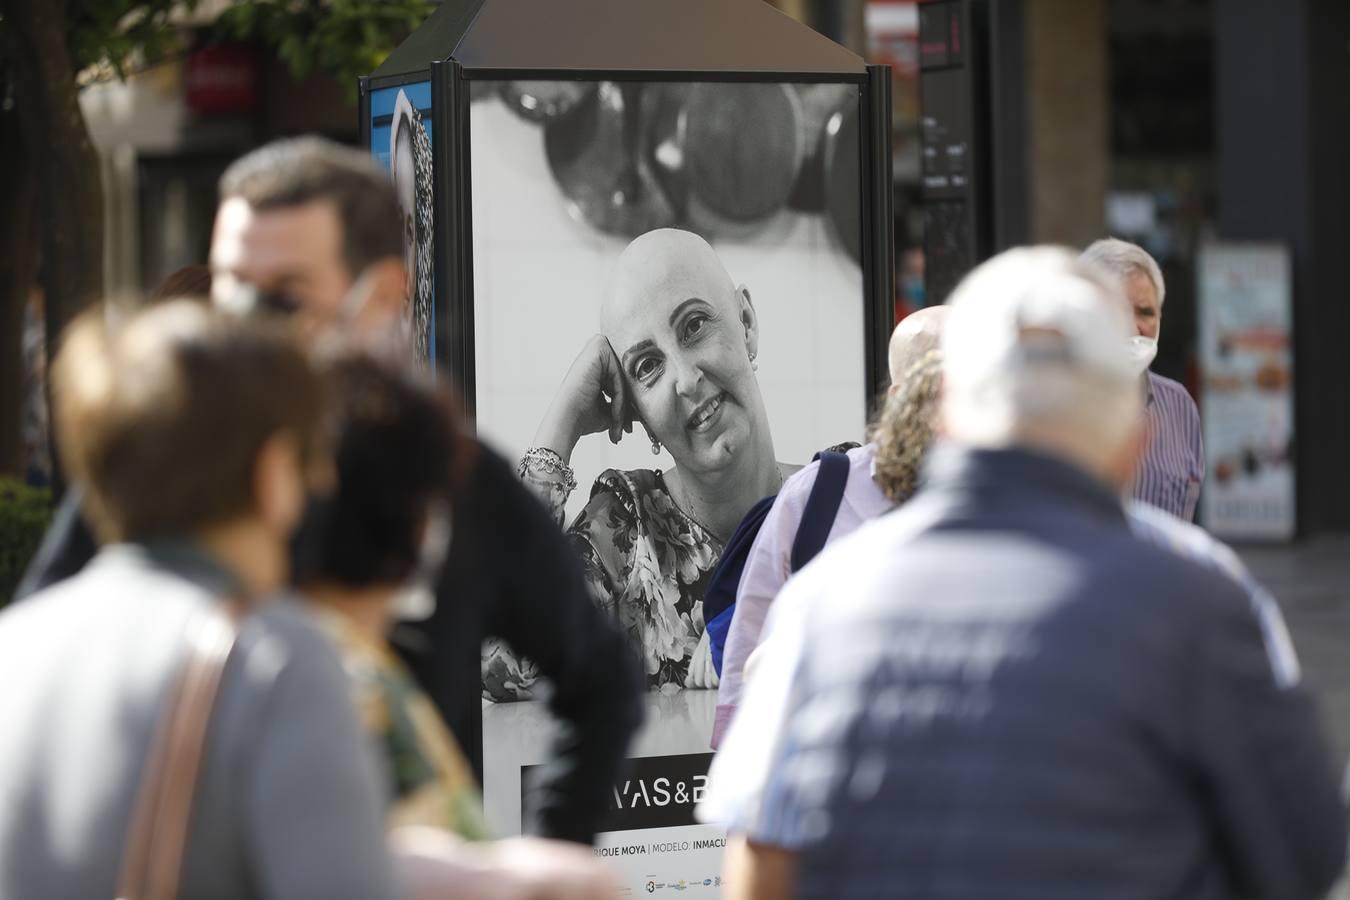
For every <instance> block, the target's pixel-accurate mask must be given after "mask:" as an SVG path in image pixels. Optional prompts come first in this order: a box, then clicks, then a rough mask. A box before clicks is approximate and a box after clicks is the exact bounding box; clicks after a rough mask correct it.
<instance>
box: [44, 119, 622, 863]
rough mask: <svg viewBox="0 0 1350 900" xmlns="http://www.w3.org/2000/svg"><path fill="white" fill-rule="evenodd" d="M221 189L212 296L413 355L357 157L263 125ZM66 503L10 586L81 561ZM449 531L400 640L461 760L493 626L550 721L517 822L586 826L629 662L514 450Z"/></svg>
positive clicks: (571, 835) (395, 229)
mask: <svg viewBox="0 0 1350 900" xmlns="http://www.w3.org/2000/svg"><path fill="white" fill-rule="evenodd" d="M220 194H221V204H220V208H219V210H218V211H217V214H216V223H215V230H214V232H213V233H212V239H211V268H212V271H213V275H214V277H213V280H212V296H213V299H214V300H215V302H216V304H217V305H218V306H220V307H222V308H226V309H230V310H233V311H236V312H238V313H240V314H253V313H276V314H281V315H287V316H291V317H292V318H293V320H294V322H295V324H296V326H297V327H298V328H299V329H300V330H301V331H302V333H304V334H305V335H307V336H309V337H310V338H311V339H313V340H315V341H318V342H327V341H330V340H339V341H341V342H347V343H355V344H360V345H363V346H366V347H369V348H373V349H376V350H378V351H379V352H381V353H382V354H384V355H387V356H389V357H392V358H394V359H396V360H398V361H400V362H401V363H402V364H403V365H406V366H408V367H409V368H412V367H413V366H415V365H417V364H419V363H425V362H426V361H425V360H422V361H418V360H414V359H413V350H412V344H411V339H410V335H409V333H408V329H407V327H406V325H407V321H408V320H407V319H406V318H405V316H404V314H403V309H404V304H405V303H406V302H407V290H406V271H405V267H404V256H403V243H402V240H403V228H402V224H401V223H402V221H403V220H402V217H401V215H400V212H399V206H398V200H397V198H396V196H395V194H394V189H393V186H392V184H391V183H390V181H389V177H388V175H387V174H386V173H385V172H382V171H381V170H380V169H379V168H378V167H377V166H376V165H375V163H374V161H373V160H371V159H370V157H369V156H368V155H366V154H364V153H361V152H359V151H357V150H353V149H349V148H344V147H340V146H338V145H336V144H333V143H330V142H328V141H324V140H320V139H315V138H300V139H293V140H284V141H277V142H274V143H272V144H268V145H266V146H264V147H262V148H260V149H258V150H255V151H253V152H252V153H249V154H248V155H246V156H244V157H242V158H241V159H239V160H238V161H236V162H235V163H234V164H233V165H231V166H230V168H229V169H227V170H226V171H225V174H224V175H223V176H222V177H221V183H220ZM72 493H73V492H72ZM62 512H63V514H58V516H57V518H56V520H55V522H54V524H53V528H52V531H51V532H49V534H48V536H47V538H46V539H45V540H44V546H43V550H42V551H41V552H40V554H39V557H38V558H37V559H36V560H35V561H34V566H33V568H31V569H30V571H29V573H28V574H27V575H26V576H25V580H24V581H25V587H24V588H21V591H20V595H22V593H24V592H26V591H31V590H35V589H37V588H39V587H42V586H45V585H48V584H52V583H54V582H55V581H57V580H59V579H60V578H64V577H66V576H68V575H70V574H71V573H72V572H74V571H78V569H79V567H80V566H82V565H83V564H84V562H85V560H86V559H87V555H86V554H83V553H79V552H77V551H78V550H79V549H80V546H81V545H80V531H81V530H82V525H81V523H80V522H79V519H78V517H77V516H76V515H75V514H74V512H73V510H66V509H64V508H63V511H62ZM66 512H69V514H64V513H66ZM451 531H452V533H453V534H454V540H453V541H452V542H451V544H450V549H449V556H448V559H447V561H446V564H445V565H444V566H442V567H441V568H440V570H439V571H438V572H436V573H435V579H434V580H435V594H436V598H437V600H438V602H437V603H436V604H435V607H434V610H432V611H431V612H430V615H429V616H427V617H426V618H424V619H422V620H420V621H417V622H413V623H409V624H407V625H406V626H404V627H403V628H401V630H400V632H399V635H400V637H401V638H403V640H402V641H401V642H400V643H398V644H397V645H398V646H399V648H400V650H401V651H402V652H403V653H404V655H405V658H406V660H407V662H408V664H409V665H410V667H411V668H412V670H413V672H414V674H415V675H416V677H417V680H418V682H419V683H421V685H422V686H423V687H424V688H425V689H426V691H427V693H428V694H429V695H430V696H431V698H432V700H433V701H434V702H435V703H436V705H437V707H438V708H439V709H440V711H441V714H442V715H443V716H444V718H445V720H446V722H447V724H449V726H450V728H451V731H452V732H453V733H454V734H455V735H456V736H457V737H458V739H459V741H460V744H461V746H462V747H464V749H465V751H466V752H467V753H469V754H470V756H471V758H473V759H479V758H480V755H481V744H482V731H481V729H482V710H481V704H480V700H479V686H480V683H481V682H480V678H479V658H480V652H479V651H480V648H481V646H482V643H483V640H484V639H485V638H487V637H496V638H500V639H502V640H504V641H505V642H506V643H507V644H508V645H510V647H511V648H512V649H513V650H514V651H515V652H517V653H519V654H520V655H522V656H526V657H528V658H529V659H531V660H532V661H533V662H534V663H535V664H536V665H537V666H538V669H539V672H540V674H541V675H542V676H543V677H545V678H547V679H548V680H549V681H550V682H551V684H552V688H553V690H552V693H551V695H550V697H549V701H548V702H549V709H550V711H551V712H552V713H553V715H554V716H555V718H556V719H557V720H558V721H559V722H560V724H561V725H562V726H563V727H562V728H561V729H559V737H558V739H557V741H556V743H555V746H554V749H553V753H552V754H551V760H550V764H549V766H548V769H547V772H548V774H549V776H550V777H547V778H541V779H539V781H538V784H537V786H536V788H535V789H534V791H533V792H532V794H531V796H530V798H529V801H530V802H529V808H528V810H527V812H528V813H529V816H528V817H527V819H528V825H529V827H530V830H532V831H535V832H537V833H540V834H543V835H545V836H548V837H557V838H564V839H568V840H574V841H580V842H589V841H590V840H591V839H592V838H593V837H594V835H595V832H596V830H597V828H598V826H599V824H600V821H601V819H602V818H603V816H604V815H605V811H606V803H607V802H608V798H609V791H610V784H611V781H612V780H613V779H614V778H616V777H617V774H618V771H619V767H620V765H621V764H622V760H623V757H624V755H625V753H626V751H627V748H628V742H629V740H630V738H631V737H632V735H633V733H634V732H635V731H636V730H637V727H638V725H639V724H640V721H641V716H642V707H641V700H640V696H641V682H640V673H639V672H638V669H637V663H636V660H635V659H634V658H633V655H632V654H631V653H630V651H629V650H628V648H627V646H626V645H625V642H624V638H623V636H622V635H621V634H620V633H619V631H618V629H617V628H616V627H615V626H614V625H613V624H611V622H610V620H609V619H608V618H607V617H606V616H605V615H604V614H603V613H601V612H600V611H599V610H598V609H596V607H595V604H594V603H592V602H591V599H590V595H589V593H588V592H587V588H586V583H585V581H584V580H583V577H582V571H581V564H580V561H579V560H578V559H577V557H576V554H575V552H574V551H573V550H572V548H571V547H570V546H569V545H568V543H567V541H566V539H565V537H564V536H563V535H562V534H561V533H559V531H558V528H557V526H556V525H555V524H554V523H553V521H552V520H551V519H550V518H549V516H548V513H547V512H546V511H545V510H544V508H543V507H542V505H541V504H540V503H539V502H538V501H537V500H536V499H535V498H534V496H533V495H532V494H531V493H530V492H529V490H528V488H526V487H525V486H524V485H523V484H521V482H520V480H519V479H518V478H517V477H516V473H515V471H514V469H513V468H512V466H511V465H510V464H509V463H508V462H506V460H504V459H502V458H501V457H500V456H498V455H497V454H495V453H493V452H492V451H491V450H489V449H488V448H486V447H484V446H482V445H477V446H476V448H475V463H474V465H473V467H472V470H471V471H470V472H469V473H468V475H467V478H466V481H465V484H464V487H463V489H462V490H461V491H460V492H459V494H458V496H457V497H456V502H455V504H454V506H453V509H452V522H451ZM63 548H67V549H63ZM69 548H73V549H69Z"/></svg>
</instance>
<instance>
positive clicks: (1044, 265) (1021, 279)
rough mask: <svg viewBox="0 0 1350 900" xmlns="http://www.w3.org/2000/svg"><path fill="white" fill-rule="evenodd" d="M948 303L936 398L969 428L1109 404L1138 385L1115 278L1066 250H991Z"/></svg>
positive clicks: (1001, 426)
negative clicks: (994, 252) (943, 396)
mask: <svg viewBox="0 0 1350 900" xmlns="http://www.w3.org/2000/svg"><path fill="white" fill-rule="evenodd" d="M948 305H949V306H950V307H951V311H950V313H948V316H947V322H946V326H945V328H944V330H943V335H942V351H943V358H944V366H943V368H944V391H945V392H946V397H947V400H946V401H945V405H947V406H948V407H949V408H954V409H949V411H953V412H956V413H957V414H958V415H959V416H960V417H961V418H962V420H963V422H964V423H965V425H966V426H967V427H968V428H970V429H973V432H972V433H974V434H977V435H978V434H980V433H988V434H990V435H993V434H995V433H1004V432H1006V431H1007V430H1008V428H1009V427H1010V426H1011V424H1012V423H1011V422H1010V421H1009V420H1010V419H1011V420H1019V419H1026V418H1028V417H1035V416H1045V415H1050V416H1056V415H1060V414H1061V412H1062V411H1064V410H1066V409H1068V408H1070V407H1075V408H1078V409H1082V408H1083V407H1085V406H1091V405H1093V404H1098V403H1104V404H1105V405H1106V406H1108V407H1110V409H1111V410H1115V409H1116V408H1117V407H1119V406H1123V405H1124V404H1127V403H1130V402H1132V401H1131V400H1130V397H1137V396H1138V394H1139V393H1140V392H1139V390H1138V383H1139V374H1140V370H1139V368H1138V366H1137V364H1136V363H1135V361H1134V360H1133V358H1132V354H1131V352H1130V343H1129V341H1130V336H1131V334H1132V333H1133V328H1132V327H1131V323H1130V321H1129V317H1128V316H1127V314H1126V307H1127V304H1126V303H1125V300H1124V298H1123V296H1122V295H1121V292H1120V286H1119V285H1118V284H1116V283H1115V281H1114V280H1113V279H1111V278H1108V277H1106V276H1104V275H1103V274H1101V273H1100V272H1098V271H1097V270H1096V269H1094V268H1092V267H1091V266H1089V265H1087V264H1085V263H1083V262H1080V261H1079V260H1078V258H1077V255H1076V254H1075V253H1073V252H1072V251H1070V250H1067V249H1065V248H1061V247H1025V248H1019V249H1015V250H1009V251H1007V252H1005V253H1002V254H999V255H998V256H996V257H994V258H993V259H990V260H989V261H988V262H985V263H984V264H982V265H980V266H979V267H977V268H976V269H975V270H974V271H973V272H971V273H970V274H969V275H968V276H966V278H965V279H964V280H963V281H962V282H961V284H960V285H958V286H957V288H956V290H955V291H954V292H953V293H952V296H951V299H950V300H948ZM1117 400H1118V401H1119V403H1118V402H1113V401H1117ZM1102 412H1103V413H1107V412H1108V410H1106V409H1103V410H1102ZM1110 415H1111V417H1112V418H1119V415H1118V414H1116V413H1115V412H1111V413H1110Z"/></svg>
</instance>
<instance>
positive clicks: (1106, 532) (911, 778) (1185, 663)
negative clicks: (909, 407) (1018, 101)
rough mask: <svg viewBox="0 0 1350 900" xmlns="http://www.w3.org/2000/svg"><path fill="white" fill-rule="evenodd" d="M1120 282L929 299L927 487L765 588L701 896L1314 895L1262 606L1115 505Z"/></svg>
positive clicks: (1320, 786)
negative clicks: (762, 629) (938, 372)
mask: <svg viewBox="0 0 1350 900" xmlns="http://www.w3.org/2000/svg"><path fill="white" fill-rule="evenodd" d="M1118 292H1119V287H1118V286H1116V285H1115V284H1114V282H1113V281H1112V280H1111V279H1109V278H1107V277H1106V276H1104V275H1102V274H1099V273H1098V272H1097V270H1095V269H1093V268H1091V267H1089V266H1087V265H1085V264H1084V263H1082V262H1079V261H1078V260H1076V259H1075V258H1074V256H1073V255H1072V254H1071V253H1070V252H1068V251H1066V250H1060V249H1055V248H1032V249H1023V250H1014V251H1010V252H1008V253H1005V254H1002V255H1001V256H999V257H996V258H995V259H993V260H991V261H989V262H988V263H986V264H984V265H982V266H981V267H980V268H978V269H977V270H976V271H975V272H973V273H972V274H971V275H970V276H969V277H968V278H967V279H966V280H965V281H964V282H963V283H962V284H961V286H960V287H959V288H958V289H957V291H956V292H955V294H954V295H953V298H952V300H951V301H950V306H951V310H950V313H949V315H948V318H947V321H946V324H945V327H944V333H943V351H944V356H945V363H946V374H945V383H944V393H943V398H942V408H941V418H942V428H943V430H944V433H945V437H944V440H943V445H942V446H940V447H938V448H937V449H936V451H935V453H934V455H933V458H932V460H931V463H930V466H929V469H928V479H927V482H926V483H925V485H924V487H923V488H922V489H921V491H920V492H919V494H918V495H917V496H916V497H915V498H914V499H913V500H912V501H910V503H909V504H907V505H906V506H905V507H903V508H901V509H900V510H898V511H897V512H895V513H892V514H890V515H887V516H884V517H882V518H881V519H879V520H877V521H875V522H873V523H871V524H869V525H866V526H864V527H863V528H862V529H860V530H859V531H858V532H856V533H855V534H854V535H852V536H850V537H848V538H845V539H844V540H842V541H840V542H837V543H835V544H833V545H831V546H830V547H827V548H826V549H825V551H824V552H823V553H822V554H821V555H820V556H819V557H817V559H816V560H815V561H814V562H813V563H811V564H810V565H808V566H807V567H806V568H805V569H803V570H802V572H801V573H800V574H799V575H798V576H796V577H795V578H794V579H793V580H792V581H790V582H789V583H788V584H787V586H786V587H785V588H784V590H783V592H782V593H781V594H780V595H779V598H778V601H777V602H776V604H775V607H774V609H773V611H772V612H771V614H770V622H769V624H768V629H767V630H768V633H769V637H768V638H767V643H766V644H765V645H764V646H762V647H761V655H760V656H759V657H757V658H755V659H752V660H751V662H750V664H749V666H748V667H747V676H746V677H747V686H746V693H745V695H744V697H743V702H742V706H741V709H740V712H739V713H738V715H737V718H736V720H735V722H734V723H733V725H732V727H731V730H730V732H729V733H728V735H727V738H726V740H725V742H724V744H723V747H722V750H721V752H720V753H719V754H718V756H717V758H716V759H715V760H714V762H713V767H712V770H711V773H710V782H709V787H708V793H707V795H706V797H705V799H704V801H703V803H702V805H701V806H700V809H699V816H700V818H701V819H703V820H704V821H709V822H716V823H719V824H722V825H725V826H726V827H727V828H728V830H729V831H730V832H731V834H732V840H731V841H729V844H728V851H727V863H726V879H725V881H726V883H727V886H726V892H725V894H724V896H726V897H729V898H732V900H739V898H759V897H788V896H791V897H798V898H816V897H819V898H826V897H828V898H831V900H847V898H852V897H879V896H894V897H905V898H914V900H922V898H927V897H943V898H964V897H968V898H987V897H999V896H1027V897H1048V896H1072V897H1076V898H1094V897H1107V896H1110V897H1131V898H1162V897H1175V896H1185V897H1188V898H1201V900H1208V898H1216V900H1217V898H1220V897H1228V896H1232V895H1235V894H1236V895H1241V896H1245V897H1261V898H1267V897H1270V898H1273V897H1281V898H1286V897H1287V898H1312V897H1316V896H1321V895H1322V894H1323V893H1324V892H1325V891H1326V890H1327V888H1329V887H1330V886H1331V884H1332V883H1333V882H1334V881H1335V879H1336V878H1337V877H1338V875H1339V873H1340V872H1341V870H1342V868H1343V864H1344V861H1345V852H1346V822H1345V812H1344V809H1343V807H1342V805H1341V802H1340V800H1339V792H1338V780H1337V778H1336V775H1335V773H1334V772H1333V769H1332V765H1331V763H1330V759H1329V753H1328V750H1327V747H1326V744H1325V741H1324V739H1323V736H1322V733H1321V730H1320V727H1319V724H1318V722H1317V718H1316V714H1315V711H1314V709H1313V706H1312V704H1311V701H1310V699H1309V697H1308V696H1307V694H1306V692H1305V691H1304V689H1303V688H1302V686H1301V685H1300V684H1299V683H1298V681H1297V679H1289V678H1287V677H1284V676H1285V674H1286V673H1281V672H1279V671H1277V670H1276V668H1275V666H1274V664H1273V660H1274V659H1275V656H1274V655H1273V654H1272V653H1271V651H1270V648H1269V647H1268V643H1269V642H1270V640H1271V639H1272V638H1271V635H1270V633H1269V630H1268V629H1266V628H1265V627H1264V625H1265V624H1266V623H1265V621H1264V620H1263V619H1262V616H1261V614H1260V613H1259V612H1258V611H1256V610H1254V609H1253V606H1252V604H1251V603H1250V602H1249V599H1248V596H1247V595H1246V593H1244V591H1243V590H1242V588H1241V587H1239V586H1238V585H1237V584H1236V583H1235V582H1234V581H1233V579H1232V578H1230V577H1226V576H1225V575H1223V574H1221V573H1219V572H1217V571H1215V570H1214V568H1213V567H1212V566H1206V565H1204V564H1202V563H1198V562H1195V561H1193V560H1190V559H1187V558H1185V557H1184V556H1183V555H1181V554H1179V553H1174V552H1171V550H1169V549H1168V548H1166V547H1163V546H1159V545H1158V543H1157V542H1155V541H1150V540H1145V539H1142V538H1140V537H1138V536H1136V535H1135V533H1134V531H1133V529H1132V526H1131V523H1130V521H1129V519H1128V518H1127V515H1126V513H1125V511H1124V510H1123V508H1122V504H1121V500H1120V494H1121V492H1122V490H1123V489H1124V487H1125V486H1126V484H1127V483H1128V481H1129V478H1130V476H1131V474H1132V473H1133V470H1134V466H1135V463H1136V460H1137V458H1138V455H1139V452H1140V448H1141V446H1142V443H1143V439H1144V434H1143V430H1144V429H1143V427H1142V422H1141V416H1140V415H1139V413H1140V405H1141V403H1142V401H1143V398H1142V397H1141V396H1140V392H1139V391H1138V389H1137V386H1138V368H1137V366H1136V365H1135V364H1134V363H1133V362H1132V361H1131V359H1130V355H1129V353H1128V351H1127V347H1128V341H1129V333H1130V332H1129V328H1128V322H1127V319H1126V316H1125V310H1124V304H1123V303H1120V302H1118V301H1119V297H1118ZM779 642H783V643H784V644H787V645H789V646H795V647H797V648H799V649H798V650H797V652H792V653H780V652H774V651H776V650H777V649H778V648H777V647H776V646H774V645H776V644H778V643H779ZM766 651H767V652H766ZM754 771H764V772H767V773H769V774H768V776H767V778H766V779H761V780H759V781H758V782H756V780H755V779H753V778H746V777H744V776H745V775H746V773H750V772H754Z"/></svg>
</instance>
